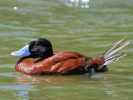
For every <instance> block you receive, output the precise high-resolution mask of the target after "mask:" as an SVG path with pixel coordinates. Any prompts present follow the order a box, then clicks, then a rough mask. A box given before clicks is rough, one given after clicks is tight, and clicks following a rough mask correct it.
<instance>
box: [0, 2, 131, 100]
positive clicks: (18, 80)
mask: <svg viewBox="0 0 133 100" xmlns="http://www.w3.org/2000/svg"><path fill="white" fill-rule="evenodd" d="M81 1H82V2H81ZM0 2H1V3H0V47H1V48H0V80H1V81H0V100H15V99H16V100H132V98H133V95H132V94H133V67H132V66H133V62H132V59H133V57H132V56H133V55H132V52H133V49H132V44H133V40H132V39H133V28H132V27H133V18H132V16H133V13H132V9H133V6H132V5H133V1H132V0H0ZM125 35H127V40H128V41H130V45H129V46H128V47H126V48H125V49H123V50H122V51H121V52H125V53H127V54H128V56H126V57H124V58H123V59H121V60H120V61H118V62H116V63H113V64H110V65H109V71H108V72H105V73H95V74H93V75H89V74H82V75H68V76H67V75H66V76H47V75H46V76H28V75H23V74H20V73H17V72H15V70H14V65H15V63H16V61H17V60H18V59H19V58H20V57H13V56H11V55H10V53H11V52H12V51H15V50H18V49H20V48H21V47H23V46H24V45H25V44H26V43H27V42H29V41H30V40H31V39H33V38H38V37H43V38H47V39H49V40H50V41H51V42H52V44H53V48H54V51H63V50H68V51H75V52H78V53H81V54H84V55H87V56H89V57H97V56H100V55H101V54H103V53H104V52H105V51H106V49H107V48H108V47H109V46H110V45H111V44H112V42H116V41H118V40H120V39H121V38H123V37H124V36H125Z"/></svg>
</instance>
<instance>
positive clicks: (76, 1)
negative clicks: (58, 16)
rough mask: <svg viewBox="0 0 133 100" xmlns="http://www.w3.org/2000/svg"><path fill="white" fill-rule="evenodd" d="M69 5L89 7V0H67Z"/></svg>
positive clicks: (66, 3)
mask: <svg viewBox="0 0 133 100" xmlns="http://www.w3.org/2000/svg"><path fill="white" fill-rule="evenodd" d="M65 5H66V6H68V7H80V8H89V0H65Z"/></svg>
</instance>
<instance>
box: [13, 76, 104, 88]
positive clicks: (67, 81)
mask: <svg viewBox="0 0 133 100" xmlns="http://www.w3.org/2000/svg"><path fill="white" fill-rule="evenodd" d="M105 79H106V76H105V75H104V74H103V75H90V74H84V75H63V76H61V75H59V76H50V75H49V76H48V75H45V76H29V75H24V74H20V75H19V77H16V80H15V83H17V84H34V85H45V86H65V85H82V84H84V81H88V83H89V81H97V82H98V83H103V81H104V80H105ZM85 83H86V82H85Z"/></svg>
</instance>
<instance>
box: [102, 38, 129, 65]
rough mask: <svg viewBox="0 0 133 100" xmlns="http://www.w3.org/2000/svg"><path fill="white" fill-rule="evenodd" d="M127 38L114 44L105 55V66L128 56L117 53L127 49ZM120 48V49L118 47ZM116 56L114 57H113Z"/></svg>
mask: <svg viewBox="0 0 133 100" xmlns="http://www.w3.org/2000/svg"><path fill="white" fill-rule="evenodd" d="M125 38H126V36H125V37H124V38H123V39H121V40H120V41H118V42H116V43H114V44H113V45H112V46H111V47H110V48H109V49H108V50H107V51H106V52H105V53H104V54H103V57H104V59H105V63H104V64H103V65H107V64H110V63H112V62H115V61H118V60H119V59H120V58H123V57H124V56H126V55H127V54H122V53H117V54H115V53H116V52H117V51H119V50H121V49H122V48H124V47H126V46H127V45H128V44H129V42H125V41H126V40H125ZM118 46H119V47H118ZM113 54H114V55H113Z"/></svg>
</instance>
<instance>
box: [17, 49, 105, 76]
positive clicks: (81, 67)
mask: <svg viewBox="0 0 133 100" xmlns="http://www.w3.org/2000/svg"><path fill="white" fill-rule="evenodd" d="M34 61H35V60H34V59H33V58H26V59H24V60H23V61H21V63H19V64H16V65H15V70H16V71H19V72H21V73H24V74H30V75H31V74H79V73H85V72H88V71H89V70H88V68H89V67H92V66H94V65H96V66H100V65H102V64H103V63H104V58H103V57H97V58H94V59H92V58H89V57H86V56H84V55H81V54H79V53H76V52H71V51H60V52H54V55H53V56H51V57H49V58H46V59H44V60H42V61H40V62H36V63H35V62H34Z"/></svg>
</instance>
